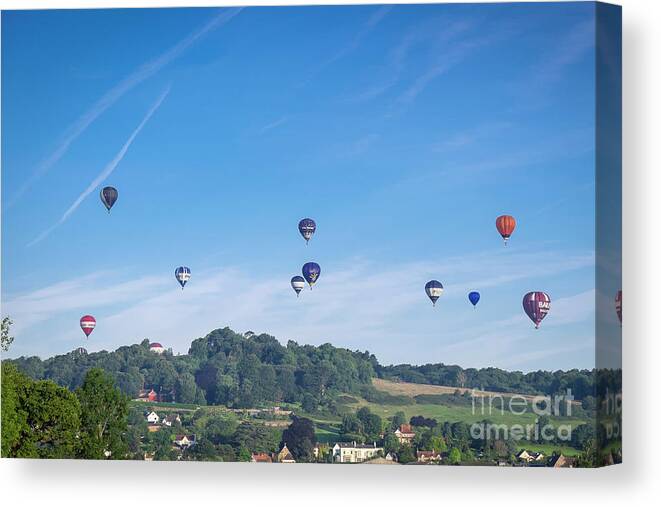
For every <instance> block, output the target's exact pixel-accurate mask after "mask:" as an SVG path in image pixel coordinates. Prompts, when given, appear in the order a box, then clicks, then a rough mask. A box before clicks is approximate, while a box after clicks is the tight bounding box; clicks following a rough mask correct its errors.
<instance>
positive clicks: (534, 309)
mask: <svg viewBox="0 0 661 507" xmlns="http://www.w3.org/2000/svg"><path fill="white" fill-rule="evenodd" d="M550 309H551V298H550V297H549V295H548V294H546V293H545V292H528V294H526V295H525V296H523V311H525V312H526V315H527V316H528V317H530V320H532V321H533V322H534V323H535V329H537V328H539V324H540V323H541V322H542V319H544V317H546V314H547V313H549V310H550Z"/></svg>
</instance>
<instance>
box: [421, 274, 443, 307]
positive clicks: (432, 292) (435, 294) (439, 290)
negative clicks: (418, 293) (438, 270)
mask: <svg viewBox="0 0 661 507" xmlns="http://www.w3.org/2000/svg"><path fill="white" fill-rule="evenodd" d="M425 292H426V293H427V297H428V298H429V299H431V302H432V304H433V305H434V306H436V301H438V298H440V297H441V294H443V284H442V283H441V282H439V281H438V280H430V281H428V282H427V283H426V284H425Z"/></svg>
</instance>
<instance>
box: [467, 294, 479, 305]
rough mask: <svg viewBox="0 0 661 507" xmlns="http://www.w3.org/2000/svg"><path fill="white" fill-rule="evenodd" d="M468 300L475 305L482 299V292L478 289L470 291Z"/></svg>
mask: <svg viewBox="0 0 661 507" xmlns="http://www.w3.org/2000/svg"><path fill="white" fill-rule="evenodd" d="M468 300H469V301H470V302H471V303H472V305H473V306H475V305H476V304H477V302H478V301H479V300H480V293H479V292H477V291H472V292H469V293H468Z"/></svg>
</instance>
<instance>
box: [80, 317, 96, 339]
mask: <svg viewBox="0 0 661 507" xmlns="http://www.w3.org/2000/svg"><path fill="white" fill-rule="evenodd" d="M95 327H96V319H95V318H94V317H92V316H91V315H83V316H82V317H81V318H80V329H82V330H83V333H85V336H87V337H89V335H90V334H91V333H92V331H94V328H95Z"/></svg>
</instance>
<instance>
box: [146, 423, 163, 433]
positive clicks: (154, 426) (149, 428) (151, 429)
mask: <svg viewBox="0 0 661 507" xmlns="http://www.w3.org/2000/svg"><path fill="white" fill-rule="evenodd" d="M147 431H148V432H149V433H156V432H157V431H161V427H160V426H159V425H158V424H148V425H147Z"/></svg>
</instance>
